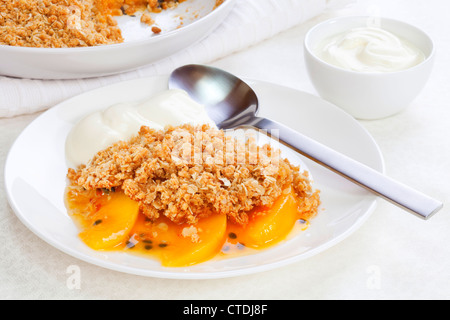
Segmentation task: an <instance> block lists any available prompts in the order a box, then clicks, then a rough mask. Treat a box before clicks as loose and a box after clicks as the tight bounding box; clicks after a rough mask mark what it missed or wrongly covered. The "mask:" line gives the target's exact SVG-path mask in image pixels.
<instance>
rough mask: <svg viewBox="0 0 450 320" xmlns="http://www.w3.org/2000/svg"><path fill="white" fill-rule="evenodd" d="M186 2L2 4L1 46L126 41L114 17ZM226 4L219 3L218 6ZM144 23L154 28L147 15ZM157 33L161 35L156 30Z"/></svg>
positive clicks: (27, 0)
mask: <svg viewBox="0 0 450 320" xmlns="http://www.w3.org/2000/svg"><path fill="white" fill-rule="evenodd" d="M184 1H185V0H2V1H1V2H0V45H9V46H21V47H36V48H71V47H89V46H98V45H107V44H116V43H121V42H123V41H124V39H123V37H122V33H121V30H120V28H119V27H118V26H117V21H116V20H115V19H114V18H113V17H114V16H121V15H123V14H127V15H133V14H134V13H136V12H137V11H143V10H146V9H147V10H148V11H149V12H160V11H161V10H165V9H168V8H173V7H175V6H176V5H178V3H180V2H184ZM222 2H223V0H217V2H216V6H218V5H220V4H221V3H222ZM141 22H142V23H145V24H147V25H149V26H153V24H154V21H153V19H152V18H151V16H150V15H149V14H148V13H147V12H145V13H143V15H142V17H141ZM152 31H153V32H154V33H160V32H161V29H160V28H158V27H157V26H154V27H153V28H152Z"/></svg>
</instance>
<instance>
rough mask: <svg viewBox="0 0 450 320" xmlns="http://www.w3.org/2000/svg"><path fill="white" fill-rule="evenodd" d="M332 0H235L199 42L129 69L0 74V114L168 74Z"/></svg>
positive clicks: (264, 35)
mask: <svg viewBox="0 0 450 320" xmlns="http://www.w3.org/2000/svg"><path fill="white" fill-rule="evenodd" d="M341 1H342V0H341ZM337 2H339V0H237V2H236V6H235V8H234V9H233V11H232V12H231V13H230V15H229V16H228V17H227V18H226V20H225V21H224V22H223V23H222V24H221V25H220V26H219V27H218V28H217V29H216V30H214V31H213V32H212V33H211V34H210V35H209V36H207V37H206V38H204V39H203V40H202V41H200V42H199V43H197V44H194V45H192V46H190V47H188V48H186V49H184V50H182V51H181V52H178V53H176V54H174V55H173V56H171V57H168V58H166V59H164V60H162V61H159V62H157V63H154V64H151V65H148V66H145V67H142V68H141V69H138V70H135V71H132V72H126V73H122V74H118V75H113V76H107V77H99V78H92V79H78V80H31V79H16V78H9V77H1V76H0V117H13V116H17V115H21V114H28V113H34V112H38V111H42V110H45V109H47V108H49V107H52V106H54V105H56V104H57V103H59V102H61V101H64V100H65V99H68V98H70V97H72V96H75V95H77V94H80V93H82V92H85V91H88V90H91V89H95V88H98V87H101V86H105V85H108V84H112V83H116V82H119V81H124V80H130V79H136V78H142V77H148V76H155V75H161V74H168V73H170V72H171V71H172V70H173V69H175V68H177V67H179V66H182V65H184V64H189V63H209V62H212V61H214V60H216V59H219V58H222V57H224V56H226V55H228V54H231V53H233V52H236V51H239V50H242V49H245V48H247V47H249V46H252V45H254V44H256V43H258V42H260V41H262V40H264V39H268V38H270V37H273V36H274V35H276V34H277V33H279V32H281V31H283V30H286V29H289V28H291V27H293V26H295V25H297V24H300V23H302V22H304V21H307V20H308V19H310V18H313V17H314V16H317V15H318V14H320V13H322V12H323V11H325V10H326V9H327V8H329V7H330V6H332V5H336V3H337Z"/></svg>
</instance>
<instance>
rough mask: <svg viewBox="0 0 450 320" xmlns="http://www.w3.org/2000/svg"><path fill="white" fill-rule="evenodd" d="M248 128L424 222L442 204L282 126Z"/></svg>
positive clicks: (257, 123) (257, 122)
mask: <svg viewBox="0 0 450 320" xmlns="http://www.w3.org/2000/svg"><path fill="white" fill-rule="evenodd" d="M250 125H251V126H254V127H256V128H258V129H262V130H267V132H269V133H270V131H271V130H274V129H275V130H277V133H278V134H279V136H278V138H279V140H280V142H281V143H283V144H284V145H286V146H288V147H290V148H292V149H294V150H295V151H297V152H299V153H300V154H302V155H304V156H306V157H307V158H309V159H311V160H313V161H315V162H317V163H319V164H321V165H323V166H325V167H327V168H328V169H330V170H332V171H334V172H335V173H338V174H340V175H341V176H343V177H345V178H347V179H349V180H350V181H353V182H354V183H356V184H358V185H360V186H361V187H364V188H366V189H367V190H369V191H371V192H373V193H375V194H377V195H378V196H380V197H382V198H384V199H385V200H387V201H389V202H391V203H393V204H395V205H397V206H399V207H401V208H403V209H405V210H407V211H409V212H411V213H413V214H414V215H416V216H418V217H420V218H422V219H424V220H427V219H429V218H430V217H431V216H432V215H433V214H435V213H436V212H438V211H439V210H440V209H441V208H442V207H443V204H442V202H440V201H437V200H435V199H433V198H430V197H429V196H427V195H424V194H422V193H420V192H419V191H416V190H414V189H412V188H410V187H408V186H406V185H403V184H401V183H399V182H397V181H395V180H393V179H391V178H389V177H387V176H385V175H383V174H382V173H380V172H378V171H376V170H374V169H372V168H370V167H368V166H366V165H364V164H362V163H360V162H358V161H355V160H353V159H351V158H350V157H348V156H346V155H343V154H341V153H339V152H337V151H335V150H333V149H331V148H329V147H327V146H325V145H323V144H321V143H319V142H317V141H314V140H312V139H311V138H309V137H306V136H304V135H302V134H301V133H299V132H297V131H294V130H292V129H290V128H289V127H287V126H285V125H283V124H280V123H277V122H275V121H272V120H269V119H264V118H258V117H255V118H254V120H253V121H252V122H251V123H250ZM269 135H270V134H269Z"/></svg>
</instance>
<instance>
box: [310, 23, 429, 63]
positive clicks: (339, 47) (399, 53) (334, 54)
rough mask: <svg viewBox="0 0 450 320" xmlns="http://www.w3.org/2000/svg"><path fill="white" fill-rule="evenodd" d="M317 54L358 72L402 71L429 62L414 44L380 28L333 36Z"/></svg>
mask: <svg viewBox="0 0 450 320" xmlns="http://www.w3.org/2000/svg"><path fill="white" fill-rule="evenodd" d="M315 54H316V55H317V56H318V57H319V58H320V59H322V60H324V61H325V62H328V63H330V64H332V65H335V66H337V67H341V68H344V69H347V70H352V71H357V72H394V71H401V70H406V69H409V68H411V67H414V66H416V65H418V64H419V63H421V62H422V61H424V60H425V54H424V53H423V52H422V51H421V50H419V49H418V48H416V47H415V46H414V45H412V44H411V43H409V42H408V41H406V40H404V39H400V38H399V37H397V36H396V35H394V34H392V33H390V32H388V31H386V30H383V29H381V28H376V27H367V28H354V29H351V30H349V31H348V32H344V33H340V34H337V35H335V36H332V37H329V38H327V39H325V40H324V41H322V42H321V43H320V44H319V45H318V46H317V47H316V48H315Z"/></svg>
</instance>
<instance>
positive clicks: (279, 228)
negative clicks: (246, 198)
mask: <svg viewBox="0 0 450 320" xmlns="http://www.w3.org/2000/svg"><path fill="white" fill-rule="evenodd" d="M298 219H299V212H298V201H297V198H296V196H295V194H294V193H293V192H291V193H289V194H286V195H282V196H281V197H280V198H278V199H277V200H276V201H275V203H274V205H273V206H272V207H271V208H263V207H261V208H256V209H255V210H253V211H252V212H251V213H250V217H249V222H248V224H247V225H245V226H237V225H233V224H229V228H228V230H227V232H228V241H229V242H230V243H231V244H236V243H241V244H243V245H245V246H246V247H249V248H254V249H261V248H266V247H268V246H270V245H273V244H275V243H277V242H279V241H281V240H282V239H285V238H286V236H287V235H288V233H289V232H290V231H291V230H292V229H293V227H294V225H295V222H296V221H297V220H298Z"/></svg>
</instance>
